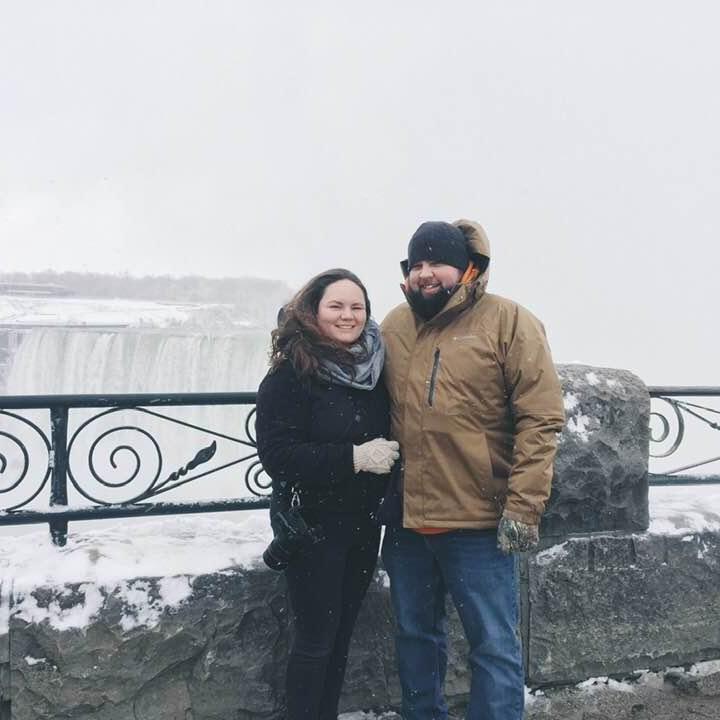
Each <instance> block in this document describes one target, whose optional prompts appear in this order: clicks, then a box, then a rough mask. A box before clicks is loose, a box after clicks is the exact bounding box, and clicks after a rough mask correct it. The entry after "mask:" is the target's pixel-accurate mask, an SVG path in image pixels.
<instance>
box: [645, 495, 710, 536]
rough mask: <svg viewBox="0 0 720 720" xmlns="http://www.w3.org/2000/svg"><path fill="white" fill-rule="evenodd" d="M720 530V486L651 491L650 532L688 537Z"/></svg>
mask: <svg viewBox="0 0 720 720" xmlns="http://www.w3.org/2000/svg"><path fill="white" fill-rule="evenodd" d="M704 531H720V485H687V486H684V487H676V486H674V487H652V488H650V527H649V532H651V533H653V534H658V535H687V534H689V533H698V532H704Z"/></svg>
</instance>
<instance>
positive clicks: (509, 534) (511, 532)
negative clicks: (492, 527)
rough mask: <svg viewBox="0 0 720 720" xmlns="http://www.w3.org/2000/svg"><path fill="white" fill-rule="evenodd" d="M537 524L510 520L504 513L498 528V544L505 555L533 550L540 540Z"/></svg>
mask: <svg viewBox="0 0 720 720" xmlns="http://www.w3.org/2000/svg"><path fill="white" fill-rule="evenodd" d="M539 540H540V536H539V534H538V526H537V525H528V524H527V523H524V522H520V521H519V520H510V519H509V518H506V517H505V516H504V515H503V516H502V518H500V524H499V525H498V529H497V546H498V549H499V550H500V552H501V553H502V554H503V555H509V554H510V553H514V552H527V551H528V550H532V549H533V548H534V547H535V546H536V545H537V544H538V542H539Z"/></svg>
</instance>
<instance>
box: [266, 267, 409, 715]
mask: <svg viewBox="0 0 720 720" xmlns="http://www.w3.org/2000/svg"><path fill="white" fill-rule="evenodd" d="M384 356H385V351H384V346H383V343H382V339H381V336H380V331H379V328H378V326H377V325H376V324H375V322H374V321H373V320H371V319H370V301H369V300H368V296H367V291H366V290H365V287H364V286H363V284H362V283H361V282H360V280H359V279H358V278H357V277H356V276H355V275H354V274H353V273H351V272H349V271H348V270H328V271H327V272H324V273H321V274H320V275H318V276H316V277H314V278H313V279H312V280H310V282H308V283H307V285H305V287H304V288H302V289H301V290H300V291H299V292H298V293H297V295H296V296H295V297H294V298H293V300H292V301H291V302H290V303H289V304H288V305H287V306H286V307H285V308H284V311H283V313H282V317H281V318H280V322H279V326H278V328H277V329H276V330H275V331H273V334H272V351H271V367H270V371H269V372H268V374H267V376H266V377H265V379H264V380H263V381H262V383H261V385H260V389H259V391H258V397H257V418H256V431H257V446H258V455H259V456H260V460H261V461H262V463H263V466H264V467H265V469H266V470H267V472H268V474H269V475H270V477H271V478H272V480H273V500H272V507H271V518H272V523H273V529H274V530H275V533H276V539H275V540H274V541H273V543H272V545H271V546H270V548H268V552H267V553H266V562H268V564H270V565H271V566H272V567H283V566H284V565H285V564H286V565H287V566H286V568H285V575H286V578H287V585H288V591H289V594H290V604H291V606H292V611H293V614H294V618H295V640H294V644H293V647H292V649H291V652H290V657H289V660H288V669H287V680H286V693H287V718H288V720H300V719H301V718H302V719H303V720H331V719H332V720H335V718H337V712H338V701H339V698H340V690H341V688H342V683H343V677H344V675H345V666H346V664H347V654H348V647H349V644H350V636H351V634H352V629H353V626H354V624H355V620H356V618H357V614H358V611H359V609H360V604H361V602H362V599H363V597H364V595H365V592H366V591H367V588H368V586H369V584H370V581H371V579H372V575H373V571H374V568H375V563H376V560H377V554H378V545H379V541H380V531H379V528H378V525H377V522H376V521H375V520H374V518H373V513H374V512H375V511H376V510H377V507H378V504H379V501H380V499H381V498H382V496H383V492H384V490H385V485H386V482H387V475H388V473H389V472H390V469H391V468H392V465H393V464H394V462H395V460H397V458H398V445H397V443H396V442H394V441H389V440H386V439H385V438H386V437H387V435H388V433H389V430H390V427H389V407H388V397H387V392H386V390H385V387H384V385H383V384H382V382H381V381H380V373H381V371H382V366H383V360H384ZM291 498H292V500H291ZM295 505H297V507H294V506H295ZM291 506H293V507H292V508H291ZM298 516H300V519H298ZM303 521H304V522H303ZM305 524H306V525H307V527H305ZM319 538H322V539H319Z"/></svg>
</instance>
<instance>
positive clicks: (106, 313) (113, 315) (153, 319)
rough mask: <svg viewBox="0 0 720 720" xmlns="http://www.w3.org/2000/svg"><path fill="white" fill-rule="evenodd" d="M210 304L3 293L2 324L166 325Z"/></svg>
mask: <svg viewBox="0 0 720 720" xmlns="http://www.w3.org/2000/svg"><path fill="white" fill-rule="evenodd" d="M203 307H211V306H210V305H206V306H203V305H198V304H190V303H186V304H182V303H163V302H154V301H152V300H122V299H110V298H108V299H103V298H97V299H93V298H75V297H60V298H57V297H51V298H47V297H24V296H14V295H0V325H5V326H7V325H9V326H13V325H17V326H22V327H27V326H28V325H31V326H32V325H38V326H42V327H47V326H58V327H66V326H78V325H82V326H88V327H97V326H105V327H107V326H110V327H118V326H119V327H138V326H147V325H149V326H152V327H167V326H168V325H179V324H182V323H184V322H187V321H188V320H189V318H190V317H191V315H192V314H193V313H195V312H198V311H199V310H201V309H202V308H203Z"/></svg>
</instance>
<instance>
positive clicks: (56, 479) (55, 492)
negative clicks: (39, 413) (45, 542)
mask: <svg viewBox="0 0 720 720" xmlns="http://www.w3.org/2000/svg"><path fill="white" fill-rule="evenodd" d="M67 426H68V408H67V407H52V408H50V428H51V438H50V440H51V444H52V448H51V450H50V452H51V456H50V463H51V466H52V478H51V480H50V506H51V507H52V506H55V505H67V503H68V498H67V466H68V452H67ZM49 525H50V536H51V537H52V541H53V544H55V545H60V546H63V545H65V543H66V542H67V531H68V524H67V520H60V519H58V520H51V521H50V523H49Z"/></svg>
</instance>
